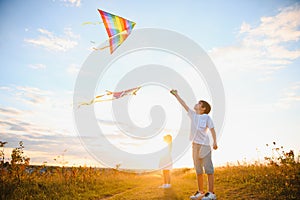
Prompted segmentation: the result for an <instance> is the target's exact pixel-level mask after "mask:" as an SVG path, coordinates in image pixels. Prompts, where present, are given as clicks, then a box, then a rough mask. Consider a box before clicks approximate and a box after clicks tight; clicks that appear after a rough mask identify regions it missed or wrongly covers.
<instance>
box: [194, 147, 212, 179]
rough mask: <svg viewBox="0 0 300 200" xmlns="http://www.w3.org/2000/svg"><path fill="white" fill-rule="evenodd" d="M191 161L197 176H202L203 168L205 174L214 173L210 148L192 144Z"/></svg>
mask: <svg viewBox="0 0 300 200" xmlns="http://www.w3.org/2000/svg"><path fill="white" fill-rule="evenodd" d="M193 160H194V167H195V170H196V173H197V174H203V168H204V170H205V173H206V174H213V173H214V166H213V163H212V160H211V147H210V146H208V145H201V144H196V143H193Z"/></svg>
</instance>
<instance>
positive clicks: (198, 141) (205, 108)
mask: <svg viewBox="0 0 300 200" xmlns="http://www.w3.org/2000/svg"><path fill="white" fill-rule="evenodd" d="M170 92H171V93H172V94H173V95H174V96H175V97H176V99H177V100H178V101H179V103H180V104H181V105H182V106H183V108H184V109H185V110H186V111H187V112H188V116H189V117H190V118H191V134H190V139H191V140H192V141H193V160H194V167H195V170H196V174H197V182H198V191H197V192H196V193H195V194H194V195H192V196H191V197H190V199H192V200H195V199H202V200H209V199H213V200H215V199H216V195H215V194H214V167H213V163H212V160H211V148H210V142H209V137H208V129H210V132H211V134H212V138H213V149H215V150H216V149H217V148H218V146H217V139H216V132H215V129H214V125H213V122H212V119H211V118H210V117H209V116H208V113H209V112H210V110H211V107H210V105H209V104H208V103H207V102H206V101H203V100H200V101H199V102H198V103H197V104H196V105H195V106H194V110H195V111H193V110H191V109H190V108H189V107H188V106H187V105H186V103H185V102H184V101H183V100H182V99H181V97H180V96H179V95H178V93H177V90H171V91H170ZM203 167H204V169H205V173H206V174H207V179H208V192H207V193H205V192H204V190H203Z"/></svg>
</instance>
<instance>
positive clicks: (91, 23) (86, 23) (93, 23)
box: [81, 22, 103, 26]
mask: <svg viewBox="0 0 300 200" xmlns="http://www.w3.org/2000/svg"><path fill="white" fill-rule="evenodd" d="M98 24H103V22H83V23H82V24H81V25H82V26H84V25H98Z"/></svg>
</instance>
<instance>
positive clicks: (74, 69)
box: [67, 64, 80, 75]
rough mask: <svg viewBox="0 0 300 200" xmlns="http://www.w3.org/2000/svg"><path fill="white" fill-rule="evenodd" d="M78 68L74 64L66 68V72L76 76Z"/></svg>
mask: <svg viewBox="0 0 300 200" xmlns="http://www.w3.org/2000/svg"><path fill="white" fill-rule="evenodd" d="M79 69H80V68H79V66H78V65H76V64H71V65H70V66H69V67H68V68H67V72H68V73H69V74H71V75H77V74H78V72H79Z"/></svg>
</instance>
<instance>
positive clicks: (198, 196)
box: [190, 191, 205, 200]
mask: <svg viewBox="0 0 300 200" xmlns="http://www.w3.org/2000/svg"><path fill="white" fill-rule="evenodd" d="M204 195H205V193H204V192H199V191H197V192H195V194H194V195H193V196H190V199H191V200H198V199H201V198H202V197H204Z"/></svg>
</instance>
